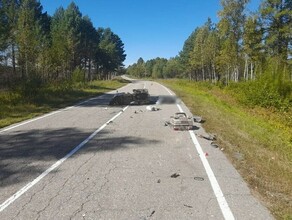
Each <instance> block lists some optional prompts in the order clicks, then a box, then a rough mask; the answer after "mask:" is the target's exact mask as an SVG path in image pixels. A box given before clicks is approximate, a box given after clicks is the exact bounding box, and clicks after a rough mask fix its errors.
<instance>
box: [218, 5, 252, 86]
mask: <svg viewBox="0 0 292 220" xmlns="http://www.w3.org/2000/svg"><path fill="white" fill-rule="evenodd" d="M247 3H248V0H221V5H222V7H223V9H222V10H221V11H220V12H219V16H220V18H221V19H220V21H219V24H218V29H219V36H220V38H221V39H220V40H221V42H222V48H221V51H220V56H219V63H220V69H221V71H224V72H225V76H226V82H227V83H228V82H229V80H230V79H232V80H234V81H235V82H238V80H239V78H240V72H239V63H240V52H241V40H242V33H243V26H244V22H245V14H244V9H245V6H246V4H247Z"/></svg>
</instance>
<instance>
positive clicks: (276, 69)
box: [127, 0, 292, 108]
mask: <svg viewBox="0 0 292 220" xmlns="http://www.w3.org/2000/svg"><path fill="white" fill-rule="evenodd" d="M248 3H249V1H248V0H221V8H222V9H221V10H220V11H219V12H218V16H219V22H218V23H213V22H212V21H211V19H210V18H209V19H208V20H207V21H206V23H205V24H204V25H203V26H201V27H197V28H196V29H195V30H194V31H193V32H192V33H191V35H190V36H189V37H188V38H187V39H186V41H185V42H184V46H183V48H182V50H181V51H180V52H179V54H178V55H177V56H176V57H174V58H170V59H165V58H159V57H158V58H155V59H151V60H147V61H144V60H143V58H139V59H138V61H137V62H136V63H134V64H133V65H131V66H129V67H128V68H127V73H128V74H129V75H132V76H136V77H151V78H164V79H166V78H187V79H189V80H190V81H197V82H198V81H200V82H201V81H203V82H209V83H210V84H215V85H219V86H221V87H228V88H232V89H233V90H236V93H237V94H240V95H241V99H242V100H243V101H244V102H246V103H247V104H250V105H259V106H263V107H271V106H272V107H276V108H287V107H288V106H291V103H292V1H291V0H263V1H262V3H261V5H260V6H259V8H258V10H257V11H256V12H247V9H246V6H247V4H248Z"/></svg>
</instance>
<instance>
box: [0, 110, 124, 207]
mask: <svg viewBox="0 0 292 220" xmlns="http://www.w3.org/2000/svg"><path fill="white" fill-rule="evenodd" d="M128 107H129V106H126V107H125V108H123V109H122V110H121V111H120V112H119V113H118V114H116V115H115V116H114V117H112V118H111V119H110V120H108V121H107V122H106V123H104V124H103V125H102V126H101V127H100V128H98V129H97V130H95V131H94V132H93V133H92V134H91V135H90V136H89V137H88V138H86V139H85V140H84V141H82V142H81V143H80V144H79V145H77V146H76V147H75V148H74V149H73V150H71V151H70V152H69V153H68V154H67V155H66V156H64V157H63V158H62V159H60V160H58V161H57V162H56V163H54V164H53V165H52V166H50V167H49V168H48V169H47V170H46V171H44V172H43V173H42V174H41V175H39V176H38V177H37V178H36V179H34V180H33V181H31V182H29V183H28V184H26V185H25V186H24V187H22V188H21V189H20V190H19V191H18V192H16V193H15V194H13V195H12V196H11V197H10V198H8V199H7V200H6V201H5V202H3V203H2V204H1V205H0V212H2V211H3V210H4V209H5V208H7V207H8V206H9V205H10V204H11V203H13V202H14V201H15V200H16V199H18V198H19V197H20V196H22V195H23V194H24V193H25V192H26V191H28V190H29V189H30V188H32V187H33V186H34V185H35V184H37V183H38V182H39V181H40V180H41V179H42V178H44V177H45V176H46V175H48V174H49V173H50V172H52V171H53V170H54V169H56V168H57V167H59V166H60V165H61V164H62V163H63V162H64V161H65V160H67V159H68V158H69V157H71V156H72V155H73V154H75V153H76V152H77V151H78V150H80V149H81V148H82V147H83V146H84V145H85V144H87V143H88V141H90V140H91V139H92V138H94V137H95V136H96V135H97V134H98V133H99V132H101V131H102V130H103V129H104V128H105V127H106V126H107V125H108V124H109V123H111V122H112V121H114V120H115V119H116V118H117V117H119V116H120V115H121V114H122V113H123V112H124V111H126V110H127V108H128Z"/></svg>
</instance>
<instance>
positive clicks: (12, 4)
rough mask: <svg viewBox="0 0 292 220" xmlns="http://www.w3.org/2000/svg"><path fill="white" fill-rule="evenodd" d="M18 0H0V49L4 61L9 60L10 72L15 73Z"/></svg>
mask: <svg viewBox="0 0 292 220" xmlns="http://www.w3.org/2000/svg"><path fill="white" fill-rule="evenodd" d="M19 7H20V1H19V0H2V1H0V33H1V36H0V51H2V53H3V56H2V58H4V59H5V60H6V61H7V60H11V63H12V73H13V75H15V73H16V50H17V48H16V47H17V45H16V34H17V18H18V11H19Z"/></svg>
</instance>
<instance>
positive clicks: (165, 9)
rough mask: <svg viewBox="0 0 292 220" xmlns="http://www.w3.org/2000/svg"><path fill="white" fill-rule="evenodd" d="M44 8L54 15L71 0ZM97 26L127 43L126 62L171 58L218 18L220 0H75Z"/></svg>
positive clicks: (254, 0)
mask: <svg viewBox="0 0 292 220" xmlns="http://www.w3.org/2000/svg"><path fill="white" fill-rule="evenodd" d="M260 1H261V0H251V3H250V4H249V6H248V9H249V10H251V11H255V10H257V9H258V6H259V4H260ZM40 2H41V4H42V5H43V7H44V11H47V12H48V13H49V14H50V15H53V14H54V12H55V10H56V8H58V7H60V6H63V7H64V8H66V7H67V6H68V4H70V2H71V0H41V1H40ZM74 2H75V3H76V4H77V5H78V7H79V9H80V11H81V12H82V14H83V15H88V16H89V17H90V18H91V20H92V22H93V24H94V26H95V27H96V28H97V27H110V28H111V29H112V31H113V32H114V33H116V34H118V35H119V37H120V38H121V39H122V41H123V42H124V44H125V50H126V54H127V58H126V61H125V65H126V66H127V65H129V64H132V63H134V62H136V61H137V60H138V58H139V57H142V58H143V59H144V60H145V61H146V60H148V59H152V58H156V57H164V58H170V57H174V56H176V55H177V54H178V53H179V51H180V50H181V49H182V47H183V44H184V41H185V40H186V39H187V37H188V36H189V35H190V34H191V32H192V31H193V30H194V29H195V28H196V27H198V26H201V25H203V24H204V23H205V22H206V21H207V18H208V17H210V18H211V19H212V21H213V22H218V16H217V12H218V11H219V10H220V8H221V7H220V0H75V1H74Z"/></svg>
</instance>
